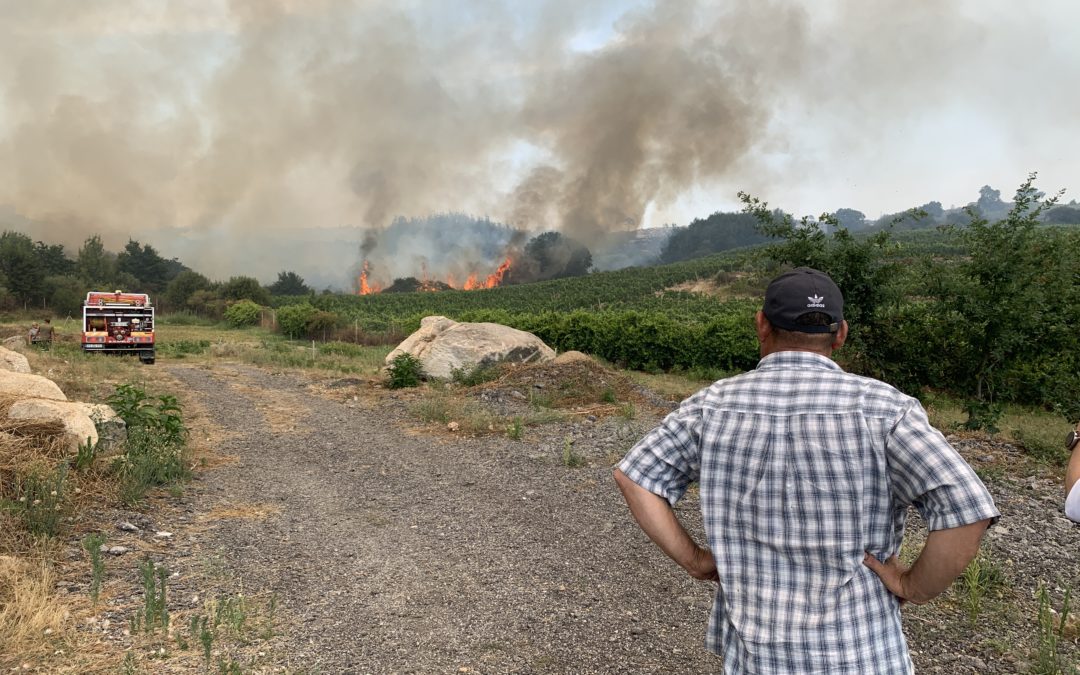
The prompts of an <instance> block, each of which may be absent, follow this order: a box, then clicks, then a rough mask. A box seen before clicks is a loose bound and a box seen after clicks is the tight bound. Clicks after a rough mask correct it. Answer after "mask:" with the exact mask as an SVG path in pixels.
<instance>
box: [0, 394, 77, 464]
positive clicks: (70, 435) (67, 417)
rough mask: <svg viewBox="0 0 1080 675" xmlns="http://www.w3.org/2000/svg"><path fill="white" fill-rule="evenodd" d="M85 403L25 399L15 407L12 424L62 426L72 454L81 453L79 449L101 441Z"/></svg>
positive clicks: (13, 405) (11, 418)
mask: <svg viewBox="0 0 1080 675" xmlns="http://www.w3.org/2000/svg"><path fill="white" fill-rule="evenodd" d="M84 405H86V404H84V403H79V402H75V401H57V400H53V399H47V398H24V399H22V400H21V401H16V402H14V403H12V404H11V407H10V408H9V409H8V414H7V416H8V420H10V421H12V422H35V423H42V422H60V423H62V424H63V425H64V432H63V436H64V440H65V442H66V443H67V446H68V451H69V452H71V453H72V454H74V453H76V452H78V450H79V446H80V445H83V444H85V443H87V442H89V443H91V444H94V443H97V441H98V432H97V427H96V426H94V421H93V420H92V419H90V415H88V414H87V411H86V409H85V408H84V407H83V406H84Z"/></svg>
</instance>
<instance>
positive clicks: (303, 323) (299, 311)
mask: <svg viewBox="0 0 1080 675" xmlns="http://www.w3.org/2000/svg"><path fill="white" fill-rule="evenodd" d="M316 311H318V310H316V309H315V308H314V307H312V306H311V305H310V304H308V303H306V302H304V303H300V304H297V305H286V306H284V307H281V308H279V309H278V310H277V325H278V330H279V331H280V332H282V333H283V334H285V335H288V336H289V337H291V338H300V337H304V336H305V335H307V325H308V320H309V319H310V318H311V317H312V316H313V315H314V314H315V312H316Z"/></svg>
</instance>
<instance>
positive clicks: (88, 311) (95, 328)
mask: <svg viewBox="0 0 1080 675" xmlns="http://www.w3.org/2000/svg"><path fill="white" fill-rule="evenodd" d="M82 348H83V351H85V352H104V353H107V354H135V355H137V356H138V357H139V360H140V361H142V362H143V363H153V362H154V306H153V305H152V304H150V296H148V295H147V294H146V293H123V292H121V291H114V292H112V293H109V292H107V291H90V292H89V293H87V294H86V302H84V303H83V334H82Z"/></svg>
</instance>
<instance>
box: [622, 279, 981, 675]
mask: <svg viewBox="0 0 1080 675" xmlns="http://www.w3.org/2000/svg"><path fill="white" fill-rule="evenodd" d="M843 302H844V301H843V297H842V296H841V294H840V289H839V288H837V287H836V284H834V283H833V281H832V280H831V279H830V278H829V277H828V276H826V275H825V274H823V273H821V272H819V271H817V270H813V269H810V268H805V267H801V268H798V269H795V270H793V271H791V272H788V273H786V274H782V275H780V276H779V277H777V278H776V279H774V280H773V281H772V283H771V284H769V287H768V289H767V291H766V293H765V305H764V308H763V309H762V311H759V312H758V313H757V315H756V317H755V326H756V329H757V335H758V340H759V342H760V345H761V357H762V358H761V361H760V362H759V363H758V366H757V368H756V369H755V370H753V371H750V372H748V373H744V374H742V375H739V376H737V377H732V378H728V379H725V380H720V381H718V382H715V383H713V384H712V386H710V387H708V388H706V389H703V390H702V391H699V392H698V393H697V394H694V395H693V396H691V397H690V398H688V399H687V400H685V401H683V403H682V405H681V406H680V407H679V409H678V410H676V411H675V412H673V413H671V414H670V415H668V416H667V418H665V419H664V421H663V422H662V423H661V424H660V425H659V426H658V427H657V428H655V429H653V430H652V431H651V432H650V433H649V434H648V435H646V436H645V437H644V438H643V439H642V440H641V441H639V442H638V444H637V445H635V446H634V447H633V448H632V449H631V450H630V452H629V453H628V454H627V455H626V457H625V458H624V459H623V460H622V462H621V463H620V464H619V467H618V469H616V471H615V480H616V481H617V483H618V485H619V488H620V489H621V490H622V492H623V496H624V497H625V498H626V501H627V503H628V504H629V506H630V510H631V512H632V513H633V515H634V518H635V519H636V520H637V521H638V524H639V525H640V526H641V528H642V529H643V530H644V531H645V532H646V533H647V534H648V535H649V537H650V538H652V540H653V541H654V542H655V543H656V544H657V545H658V546H659V547H660V548H661V549H662V550H663V551H664V552H665V553H666V554H667V555H668V556H669V557H671V558H672V559H673V560H674V561H675V562H676V563H678V564H679V565H681V566H682V567H683V568H684V569H686V571H687V572H689V573H690V575H691V576H693V577H694V578H696V579H706V580H714V581H718V582H719V586H718V588H717V591H716V597H715V599H714V603H713V610H712V615H711V617H710V621H709V631H708V635H707V637H706V647H708V648H709V649H710V650H711V651H713V652H715V653H717V654H720V655H722V656H723V659H724V668H725V670H726V672H729V673H744V672H745V673H829V674H833V673H858V674H859V675H864V674H865V673H911V672H913V667H912V662H911V658H910V656H909V654H908V649H907V644H906V642H905V640H904V634H903V632H902V630H901V623H900V611H899V610H900V606H901V604H902V603H903V602H905V601H909V602H914V603H923V602H927V601H928V600H930V599H932V598H934V597H935V596H937V595H938V594H940V593H941V592H942V591H943V590H945V589H946V588H947V587H948V586H949V584H951V583H952V581H953V580H954V579H955V578H956V577H957V576H958V575H959V574H960V572H961V571H963V569H964V568H965V567H966V566H967V564H968V562H970V561H971V559H972V558H973V557H974V556H975V554H976V553H977V552H978V548H979V542H980V541H981V539H982V535H983V533H984V531H985V530H986V528H987V526H988V525H989V524H990V523H991V522H992V521H993V520H995V519H996V518H997V517H998V512H997V509H996V508H995V507H994V503H993V500H992V499H991V497H990V495H989V493H988V492H987V491H986V488H985V487H984V486H983V484H982V482H981V481H980V480H979V479H978V477H977V476H976V475H975V473H974V471H972V470H971V467H969V466H968V465H967V463H966V462H964V460H963V459H962V458H961V457H960V455H959V454H957V452H956V451H955V450H954V449H953V448H952V447H951V446H950V445H949V444H948V443H947V442H946V441H945V439H944V437H943V436H942V435H941V434H940V433H939V432H938V431H937V430H935V429H933V428H932V427H931V426H930V424H929V422H928V421H927V417H926V413H925V411H924V410H923V408H922V406H921V405H919V402H918V401H917V400H916V399H914V398H911V397H910V396H905V395H904V394H902V393H900V392H899V391H897V390H896V389H894V388H893V387H891V386H889V385H887V384H885V383H883V382H879V381H877V380H873V379H870V378H865V377H859V376H856V375H850V374H848V373H845V372H844V371H843V370H841V369H840V367H839V366H837V365H836V363H834V362H833V361H832V359H831V358H830V357H831V354H832V352H833V351H834V350H836V349H839V348H840V347H841V346H842V345H843V344H844V341H845V339H846V338H847V334H848V325H847V322H846V321H844V318H843ZM694 481H698V482H699V485H700V498H701V509H702V514H703V516H704V524H705V531H706V535H707V536H708V544H709V548H702V547H701V546H698V544H697V543H695V542H694V541H693V539H692V538H691V537H690V536H689V534H688V533H687V532H686V530H684V529H683V527H682V526H681V525H680V524H679V521H678V520H677V519H676V518H675V515H674V512H673V511H672V510H671V508H670V505H671V504H674V503H675V502H677V501H678V500H679V499H680V498H681V497H682V496H683V493H684V492H685V490H686V488H687V487H688V485H689V484H690V483H692V482H694ZM910 505H914V506H915V507H916V508H918V509H919V511H920V513H921V514H922V516H923V518H924V519H925V520H926V523H927V525H928V527H929V529H930V530H931V532H930V534H929V536H928V537H927V541H926V545H925V547H924V548H923V550H922V552H921V554H920V555H919V558H918V560H916V561H915V563H914V565H912V567H911V568H910V569H908V568H906V567H904V566H903V565H901V564H900V562H899V561H898V560H897V558H896V554H897V553H898V552H899V550H900V542H901V539H902V538H903V533H904V523H905V518H906V515H907V508H908V506H910Z"/></svg>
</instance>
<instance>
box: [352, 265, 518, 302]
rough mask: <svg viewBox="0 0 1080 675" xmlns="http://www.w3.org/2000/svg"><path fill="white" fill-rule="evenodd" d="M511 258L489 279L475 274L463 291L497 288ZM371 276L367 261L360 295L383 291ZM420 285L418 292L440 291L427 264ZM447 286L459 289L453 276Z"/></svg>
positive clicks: (358, 282)
mask: <svg viewBox="0 0 1080 675" xmlns="http://www.w3.org/2000/svg"><path fill="white" fill-rule="evenodd" d="M511 262H512V261H511V260H510V258H507V259H506V260H504V261H503V262H502V264H501V265H499V268H498V269H496V270H495V272H493V273H492V274H489V275H487V278H486V279H485V280H483V281H481V280H480V276H479V274H477V273H476V272H473V273H472V274H470V275H469V277H468V278H467V279H466V280H465V283H464V284H462V286H461V288H462V290H466V291H474V290H478V289H482V288H495V287H496V286H499V285H501V284H502V282H503V277H505V276H506V272H507V271H508V270H509V269H510V265H511ZM370 274H371V264H370V263H369V262H368V261H367V260H365V261H364V265H363V267H362V268H361V270H360V277H359V279H358V280H357V284H358V285H359V287H360V290H359V295H371V294H373V293H379V292H381V291H382V286H381V285H379V284H376V283H373V282H369V281H368V279H369V278H370ZM420 276H421V278H420V285H419V287H418V288H417V289H416V290H418V291H438V290H440V287H439V283H438V282H437V281H433V280H430V279H429V278H428V269H427V264H426V263H421V265H420ZM446 285H447V286H449V287H450V288H457V282H456V281H455V279H454V276H453V275H448V276H447V278H446Z"/></svg>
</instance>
